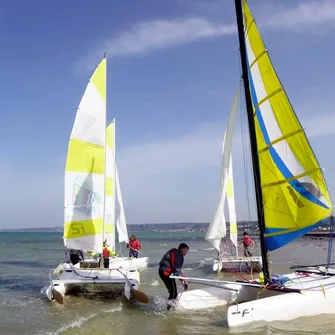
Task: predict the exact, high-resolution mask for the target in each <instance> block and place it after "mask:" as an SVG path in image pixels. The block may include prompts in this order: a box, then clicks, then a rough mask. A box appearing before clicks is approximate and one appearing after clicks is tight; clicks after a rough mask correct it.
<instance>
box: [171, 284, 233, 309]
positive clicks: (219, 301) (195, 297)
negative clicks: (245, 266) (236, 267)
mask: <svg viewBox="0 0 335 335" xmlns="http://www.w3.org/2000/svg"><path fill="white" fill-rule="evenodd" d="M227 288H231V289H239V288H240V285H233V284H232V285H227ZM234 299H236V291H234V290H229V289H222V288H218V287H203V288H199V289H195V290H189V291H185V292H182V293H179V294H178V297H177V303H176V308H177V309H179V310H198V309H206V308H214V307H218V306H224V305H227V304H228V303H230V302H232V301H234Z"/></svg>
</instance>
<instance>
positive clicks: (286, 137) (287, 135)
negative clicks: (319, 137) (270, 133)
mask: <svg viewBox="0 0 335 335" xmlns="http://www.w3.org/2000/svg"><path fill="white" fill-rule="evenodd" d="M301 132H303V129H296V130H294V131H292V132H290V133H288V134H286V135H283V136H281V137H278V138H277V139H275V140H274V141H272V142H270V143H269V144H268V145H267V146H266V147H264V148H263V149H260V150H258V154H261V153H263V152H265V151H268V150H269V149H270V147H272V146H273V145H274V144H276V143H278V142H281V141H283V140H286V139H288V138H289V137H292V136H294V135H297V134H299V133H301Z"/></svg>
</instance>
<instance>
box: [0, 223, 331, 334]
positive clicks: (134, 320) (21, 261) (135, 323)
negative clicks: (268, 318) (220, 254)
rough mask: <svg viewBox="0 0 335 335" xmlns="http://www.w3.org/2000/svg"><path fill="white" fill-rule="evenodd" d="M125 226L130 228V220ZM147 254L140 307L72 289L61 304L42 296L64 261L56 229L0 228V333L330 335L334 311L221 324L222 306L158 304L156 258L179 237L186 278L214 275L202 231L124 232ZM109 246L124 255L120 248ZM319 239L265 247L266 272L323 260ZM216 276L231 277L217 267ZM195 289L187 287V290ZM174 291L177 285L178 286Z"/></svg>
mask: <svg viewBox="0 0 335 335" xmlns="http://www.w3.org/2000/svg"><path fill="white" fill-rule="evenodd" d="M130 228H131V226H130ZM131 233H135V234H136V236H137V238H138V240H140V242H141V244H142V249H141V251H142V252H143V254H144V255H145V256H148V257H149V266H148V268H147V269H145V270H143V271H142V272H141V290H142V291H143V292H145V293H146V294H147V295H148V297H149V303H148V304H147V305H142V304H140V303H136V302H129V301H127V300H126V299H125V298H124V297H123V295H122V294H120V295H116V296H115V295H113V296H106V295H104V296H102V295H92V294H84V293H82V294H78V295H75V296H66V297H65V298H64V305H59V304H57V303H55V302H50V301H49V300H47V298H46V296H45V294H44V291H45V288H46V286H47V285H48V273H49V270H50V269H52V268H55V267H56V266H57V265H58V264H59V263H60V261H63V260H64V249H63V241H62V234H60V233H35V232H34V233H21V232H15V233H0V246H1V249H0V250H1V252H0V334H1V335H11V334H15V335H17V334H20V335H23V334H29V335H35V334H50V335H51V334H54V335H56V334H64V335H65V334H66V335H70V334H71V335H72V334H73V335H74V334H76V335H77V334H89V335H104V334H106V335H107V334H117V335H130V334H136V335H148V334H150V335H151V334H153V335H155V334H157V335H163V334H166V335H173V334H181V335H185V334H204V335H205V334H206V335H209V334H220V335H223V334H256V335H260V334H269V335H270V334H290V335H300V334H335V322H334V317H335V316H334V315H322V316H317V317H313V318H301V319H297V320H293V321H289V322H275V323H271V324H264V323H257V324H253V325H248V326H245V327H242V328H236V329H228V327H227V307H226V306H223V307H219V308H213V309H207V310H202V311H187V312H176V311H169V312H168V311H167V310H166V298H167V296H168V293H167V290H166V288H165V286H164V285H163V283H162V282H161V280H160V278H159V277H158V262H159V261H160V259H161V257H162V256H163V254H164V253H165V252H166V251H167V250H168V249H169V248H172V247H178V245H179V244H180V243H181V242H186V243H187V244H188V245H189V247H190V251H189V253H188V255H187V256H186V257H185V264H184V272H185V274H186V275H187V276H192V277H197V276H201V277H203V278H211V279H215V278H216V276H217V275H216V274H215V273H213V271H212V260H213V257H215V256H216V252H215V251H214V249H213V248H211V246H210V245H209V244H208V243H207V242H206V241H205V240H204V233H194V232H190V233H186V232H138V233H136V232H131ZM119 248H120V247H119V246H118V247H117V251H119V252H122V253H123V254H124V255H127V249H125V247H124V246H123V247H121V249H119ZM326 257H327V241H320V240H297V241H296V242H294V243H291V244H289V245H288V246H286V247H284V248H282V249H280V250H278V251H276V252H274V253H272V256H271V260H272V271H273V272H275V273H285V272H290V270H289V267H290V266H291V265H293V264H301V263H302V264H317V263H324V262H325V261H326ZM221 278H224V279H227V280H229V279H233V278H234V277H233V276H232V275H231V274H226V273H222V274H221ZM195 287H199V286H195V285H192V284H191V285H190V289H192V288H195ZM178 289H179V290H182V287H181V285H179V284H178Z"/></svg>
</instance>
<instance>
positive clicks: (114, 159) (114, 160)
mask: <svg viewBox="0 0 335 335" xmlns="http://www.w3.org/2000/svg"><path fill="white" fill-rule="evenodd" d="M113 124H114V131H113V209H112V213H113V226H114V229H113V240H114V243H113V245H114V247H113V248H114V250H113V251H114V252H115V250H116V245H115V243H116V242H115V241H116V239H115V230H116V187H115V183H116V143H115V140H116V135H115V133H116V124H115V119H113Z"/></svg>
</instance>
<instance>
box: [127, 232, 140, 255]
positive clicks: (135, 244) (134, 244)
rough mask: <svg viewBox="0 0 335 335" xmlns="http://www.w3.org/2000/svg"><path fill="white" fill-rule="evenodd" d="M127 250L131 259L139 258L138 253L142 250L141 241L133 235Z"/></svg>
mask: <svg viewBox="0 0 335 335" xmlns="http://www.w3.org/2000/svg"><path fill="white" fill-rule="evenodd" d="M126 248H129V257H134V258H137V257H138V251H139V250H140V249H141V243H140V241H138V240H136V236H135V235H131V236H130V238H129V243H127V244H126Z"/></svg>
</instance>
